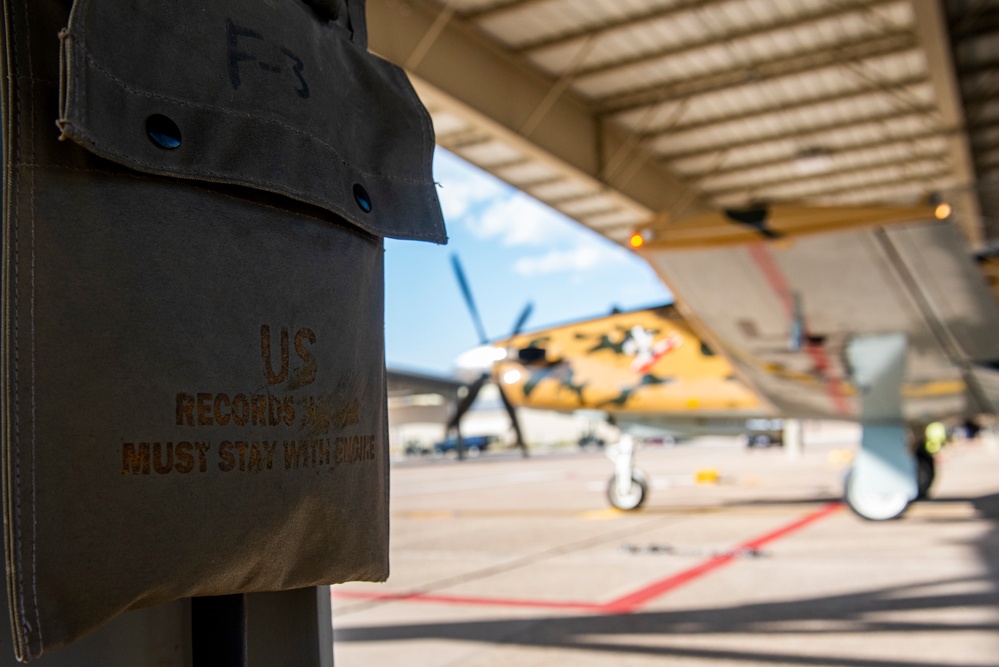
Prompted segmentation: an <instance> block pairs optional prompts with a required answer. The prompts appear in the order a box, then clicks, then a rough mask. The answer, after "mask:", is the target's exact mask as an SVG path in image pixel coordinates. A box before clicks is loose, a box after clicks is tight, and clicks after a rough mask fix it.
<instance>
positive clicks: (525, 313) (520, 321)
mask: <svg viewBox="0 0 999 667" xmlns="http://www.w3.org/2000/svg"><path fill="white" fill-rule="evenodd" d="M532 310H534V304H533V303H531V302H530V301H528V302H527V305H526V306H524V310H522V311H520V317H518V318H517V323H516V324H514V325H513V333H512V334H510V338H515V337H517V336H518V335H520V332H521V330H522V329H523V328H524V324H526V323H527V318H528V317H530V316H531V311H532Z"/></svg>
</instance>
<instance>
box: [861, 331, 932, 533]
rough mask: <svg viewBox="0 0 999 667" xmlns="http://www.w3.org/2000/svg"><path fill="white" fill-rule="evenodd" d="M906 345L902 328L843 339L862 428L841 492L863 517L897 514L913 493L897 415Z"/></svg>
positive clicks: (912, 464)
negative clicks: (886, 332) (858, 446)
mask: <svg viewBox="0 0 999 667" xmlns="http://www.w3.org/2000/svg"><path fill="white" fill-rule="evenodd" d="M906 347H907V343H906V338H905V336H904V335H902V334H888V335H882V336H867V337H862V338H855V339H853V340H851V341H850V343H849V344H848V345H847V350H846V353H847V359H848V360H849V362H850V367H851V368H852V369H853V376H854V377H853V381H854V384H855V385H856V387H857V388H858V389H859V394H860V396H859V398H860V412H861V421H862V423H863V428H864V431H863V436H862V438H861V442H860V451H859V452H858V453H857V458H856V459H855V461H854V464H853V469H852V470H850V474H848V475H847V477H846V485H845V487H846V488H845V492H844V494H843V495H844V500H845V501H846V504H847V506H848V507H849V508H850V509H851V510H853V511H854V512H855V513H856V514H857V515H858V516H860V517H861V518H864V519H867V520H869V521H886V520H889V519H895V518H897V517H900V516H902V514H903V513H904V512H905V510H906V509H908V507H909V503H911V502H912V501H913V500H915V499H916V497H917V496H918V495H919V489H918V484H917V475H916V470H917V468H916V457H915V456H913V454H912V452H911V451H910V449H909V442H908V441H909V439H908V434H907V431H906V428H905V424H904V421H903V415H902V380H903V379H904V377H905V355H906Z"/></svg>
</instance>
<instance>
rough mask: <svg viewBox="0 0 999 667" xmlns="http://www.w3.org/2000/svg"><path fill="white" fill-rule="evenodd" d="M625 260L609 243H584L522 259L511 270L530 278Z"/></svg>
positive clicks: (603, 265)
mask: <svg viewBox="0 0 999 667" xmlns="http://www.w3.org/2000/svg"><path fill="white" fill-rule="evenodd" d="M625 259H626V256H625V254H624V251H623V250H621V249H620V248H618V247H616V246H612V245H610V244H609V243H602V242H592V241H586V242H583V243H581V244H580V245H578V246H576V247H575V248H570V249H567V250H551V251H550V252H548V253H546V254H544V255H537V256H534V257H522V258H520V259H518V260H517V261H516V262H515V263H514V265H513V270H514V271H515V272H517V273H518V274H520V275H522V276H525V277H531V276H538V275H547V274H552V273H577V272H581V271H586V270H589V269H594V268H598V267H600V268H603V267H606V266H607V265H608V264H615V263H618V262H622V261H624V260H625Z"/></svg>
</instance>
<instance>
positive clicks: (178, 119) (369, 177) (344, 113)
mask: <svg viewBox="0 0 999 667" xmlns="http://www.w3.org/2000/svg"><path fill="white" fill-rule="evenodd" d="M310 5H311V6H310ZM310 5H306V4H304V3H303V2H299V1H298V0H294V1H288V2H280V3H278V2H255V3H248V2H240V3H215V2H201V1H197V2H196V1H193V0H182V1H177V2H154V1H151V0H139V1H135V0H102V1H101V2H92V1H91V0H77V2H76V3H75V4H74V6H73V11H72V14H71V16H70V21H69V27H68V28H66V29H65V30H64V31H63V32H62V33H61V37H62V40H63V58H62V72H61V77H60V78H61V118H60V120H59V126H60V128H61V129H62V132H63V136H64V137H68V138H70V139H72V140H73V141H75V142H77V143H79V144H80V145H82V146H84V147H86V148H87V149H88V150H90V151H92V152H94V153H96V154H98V155H100V156H102V157H104V158H107V159H110V160H113V161H115V162H117V163H119V164H122V165H126V166H128V167H130V168H132V169H136V170H139V171H143V172H148V173H154V174H160V175H165V176H176V177H180V178H187V179H199V180H205V181H212V182H216V183H224V184H231V185H242V186H248V187H252V188H256V189H260V190H266V191H270V192H275V193H279V194H283V195H286V196H288V197H292V198H294V199H296V200H299V201H302V202H305V203H308V204H312V205H315V206H320V207H322V208H324V209H326V210H328V211H331V212H333V213H335V214H337V215H339V216H341V217H343V218H344V219H346V220H347V221H349V222H350V223H352V224H354V225H356V226H357V227H359V228H361V229H363V230H365V231H367V232H369V233H371V234H375V235H377V236H386V237H392V238H399V239H415V240H423V241H433V242H436V243H445V242H446V241H447V236H446V233H445V230H444V221H443V217H442V215H441V211H440V205H439V203H438V201H437V195H436V191H435V189H434V187H435V186H434V182H433V177H432V153H433V146H434V136H433V127H432V125H431V123H430V118H429V116H428V114H427V112H426V110H425V109H424V108H423V106H422V104H421V103H420V101H419V99H418V98H417V97H416V94H415V92H414V91H413V88H412V86H411V85H410V83H409V80H408V79H407V78H406V75H405V73H404V72H403V71H402V70H401V69H400V68H398V67H396V66H395V65H392V64H391V63H388V62H386V61H384V60H381V59H380V58H377V57H376V56H373V55H372V54H370V53H368V52H367V51H366V50H364V44H365V43H366V37H365V35H364V25H363V23H364V21H363V3H356V2H354V3H351V5H352V8H351V10H350V15H349V16H346V15H343V16H340V17H337V16H336V14H337V13H338V12H337V11H335V10H336V8H337V6H338V3H325V4H324V3H320V2H315V0H313V2H312V3H310ZM326 5H328V6H326ZM358 5H360V6H361V9H360V10H358V9H357V7H358ZM337 18H339V20H337ZM352 29H353V31H352Z"/></svg>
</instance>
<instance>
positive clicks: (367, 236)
mask: <svg viewBox="0 0 999 667" xmlns="http://www.w3.org/2000/svg"><path fill="white" fill-rule="evenodd" d="M18 166H21V167H27V168H29V169H57V170H62V171H81V172H85V173H90V174H100V175H101V176H108V177H112V178H130V179H133V180H136V181H143V182H146V183H162V182H163V179H164V178H169V177H166V176H155V175H152V174H142V173H123V172H118V171H108V170H106V169H87V168H85V167H69V166H63V165H54V164H38V163H33V162H21V163H18ZM178 180H180V181H181V182H182V183H183V184H184V186H185V187H188V188H194V189H196V190H201V191H202V192H207V193H208V194H210V195H213V196H216V197H222V198H225V199H229V200H231V201H235V202H239V203H241V204H244V205H246V206H254V207H259V208H266V209H268V210H271V211H276V212H278V213H284V214H286V215H292V216H295V217H296V218H304V219H306V220H312V221H313V222H318V223H321V224H324V225H334V226H336V228H337V229H341V230H343V231H345V232H349V233H351V234H353V235H355V236H357V237H358V238H360V239H362V240H365V241H372V240H373V239H377V238H380V237H379V236H378V235H377V234H372V233H370V232H367V231H365V230H363V229H360V228H358V227H357V225H354V224H353V223H351V222H350V221H348V220H345V219H343V216H340V215H337V214H335V213H334V214H333V215H337V217H338V218H341V219H342V220H343V221H336V220H329V219H327V218H320V217H319V216H318V215H311V214H309V213H302V212H301V211H291V210H288V209H286V208H281V207H280V206H274V205H273V204H264V203H261V202H258V201H254V200H251V199H243V198H241V197H237V196H235V195H230V194H226V193H224V192H219V191H218V190H213V189H211V188H206V187H204V186H202V185H197V184H196V183H197V182H196V181H192V180H189V179H178Z"/></svg>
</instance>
